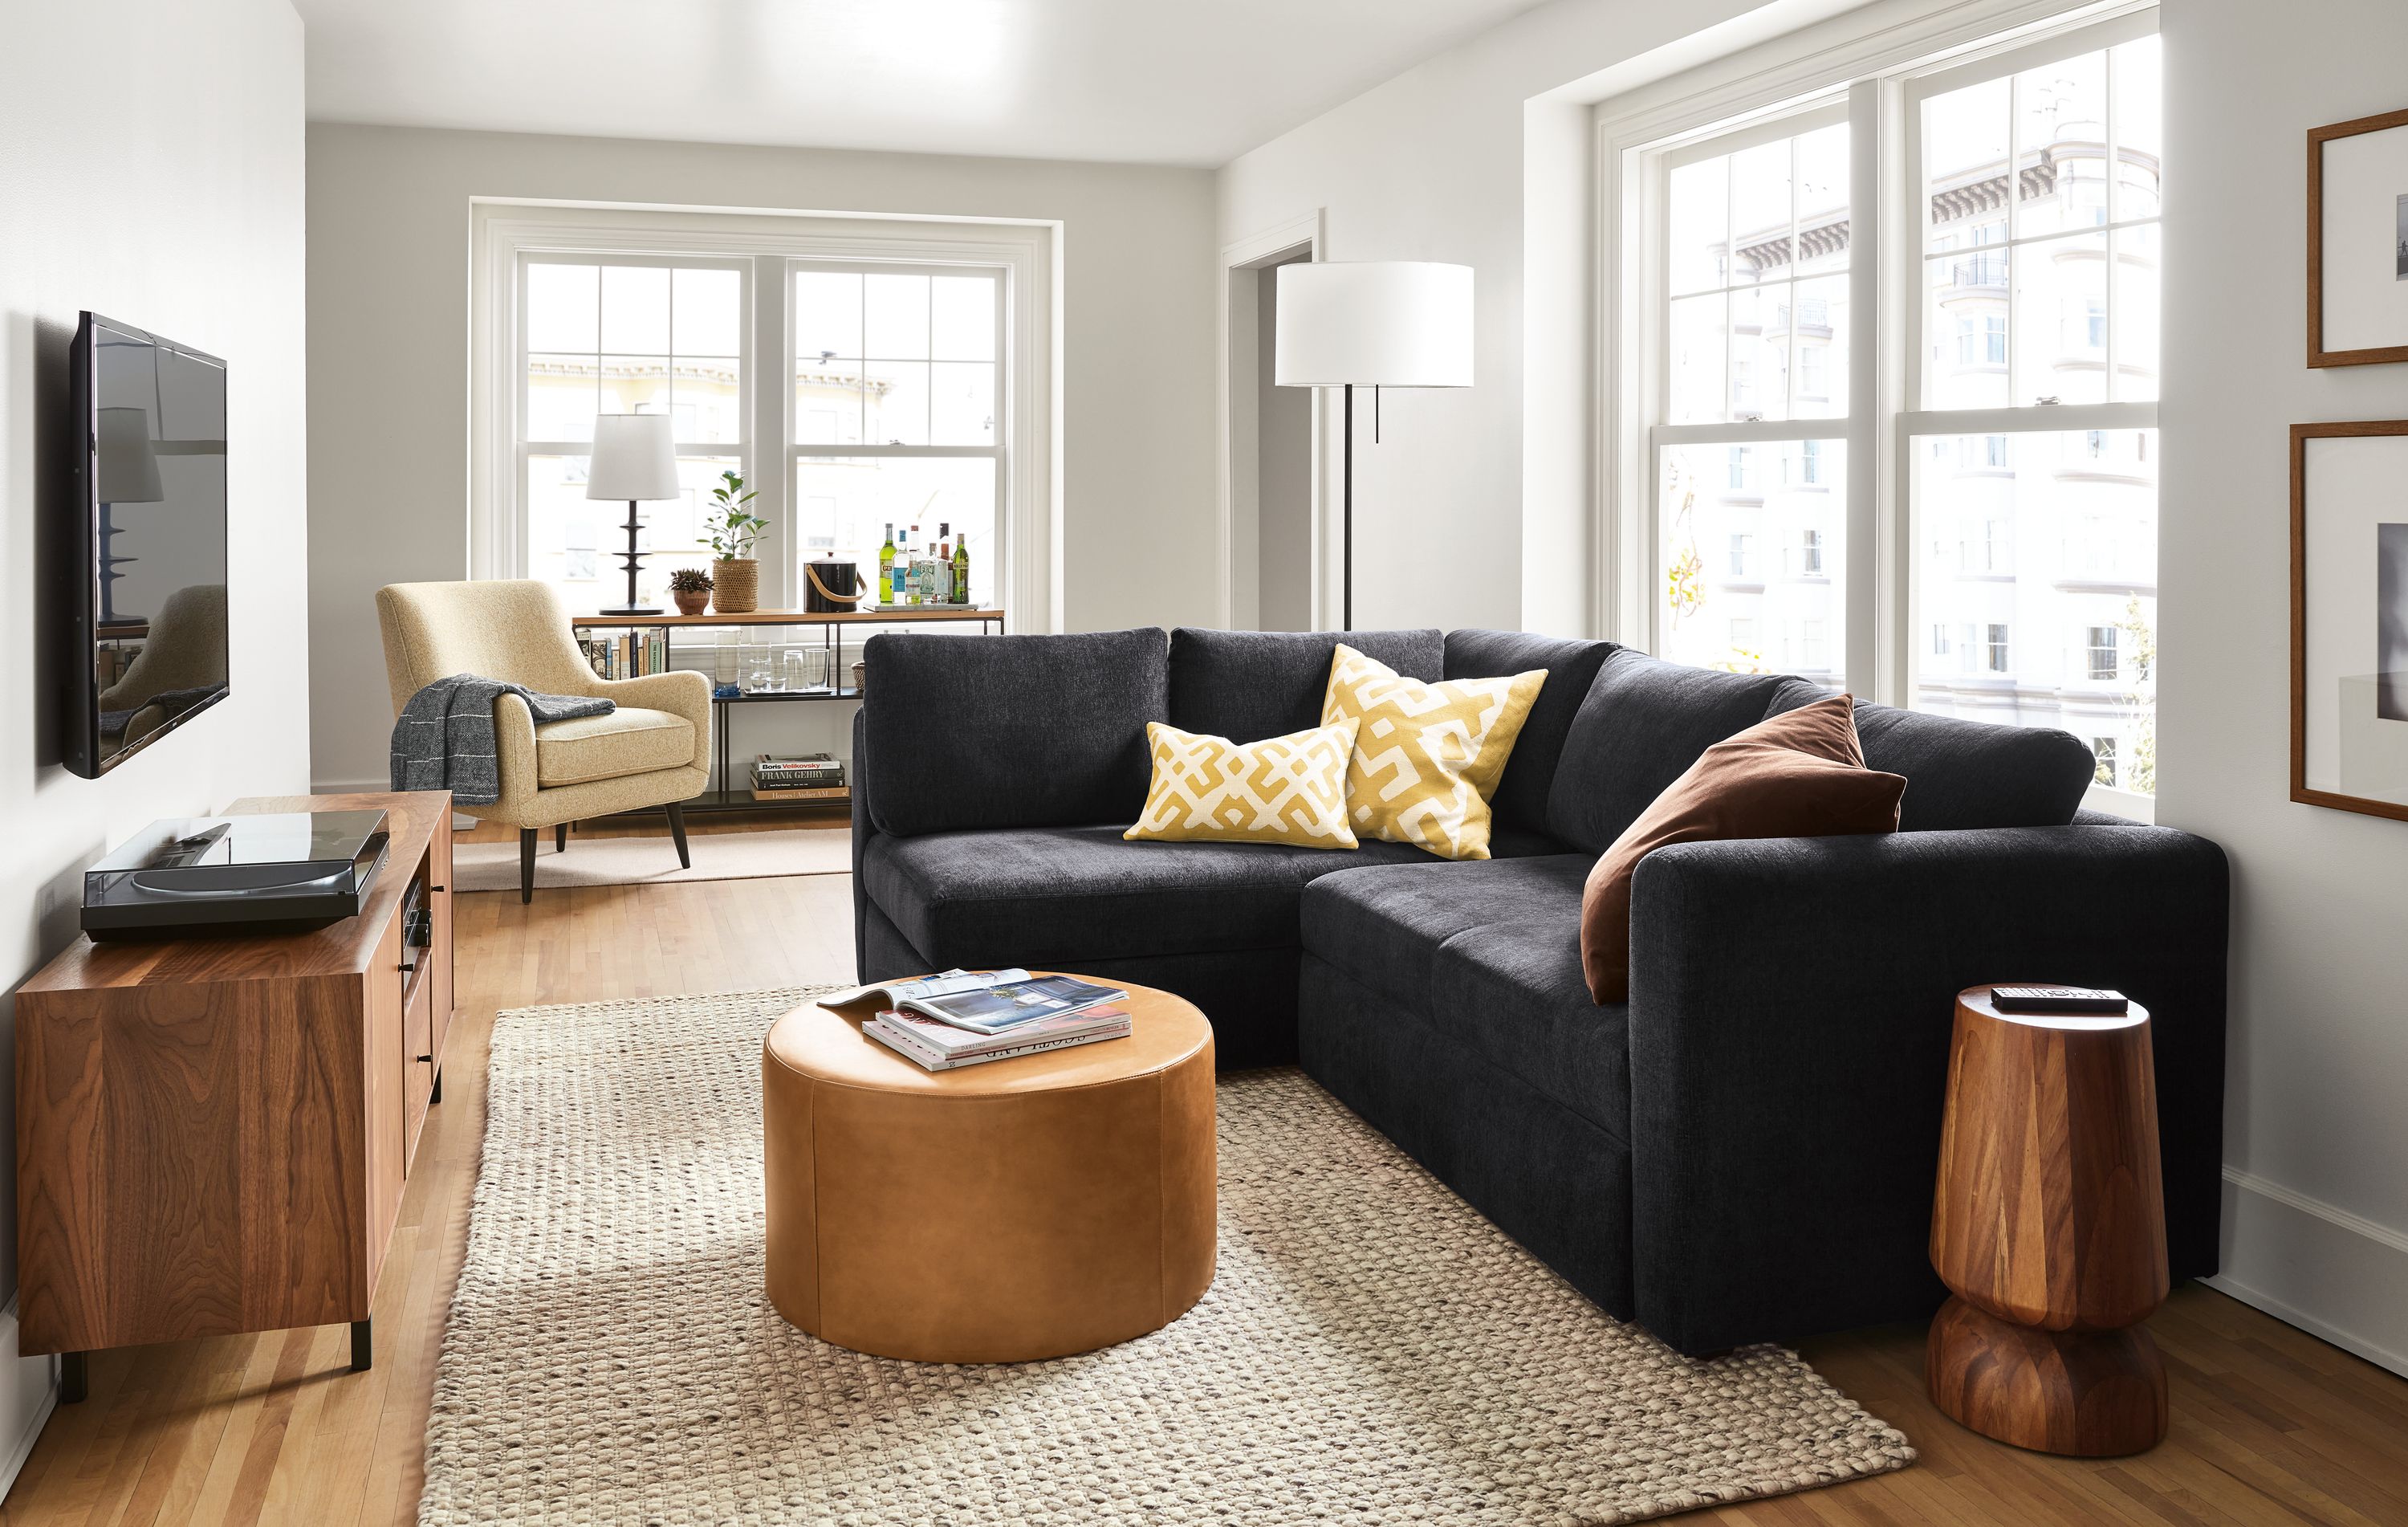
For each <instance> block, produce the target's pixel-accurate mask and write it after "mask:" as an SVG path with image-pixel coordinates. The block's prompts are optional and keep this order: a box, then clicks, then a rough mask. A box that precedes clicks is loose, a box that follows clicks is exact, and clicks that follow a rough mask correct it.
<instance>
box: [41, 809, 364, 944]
mask: <svg viewBox="0 0 2408 1527" xmlns="http://www.w3.org/2000/svg"><path fill="white" fill-rule="evenodd" d="M386 841H387V840H386V832H385V818H384V813H382V812H380V811H356V812H290V813H272V814H262V815H257V816H207V817H182V818H175V819H170V820H168V821H164V822H153V823H151V824H150V826H149V827H147V828H143V829H142V831H141V832H139V833H137V834H136V836H135V837H134V838H133V840H132V841H131V842H128V843H125V844H123V845H122V846H121V847H119V848H118V849H117V850H116V851H115V852H114V853H112V854H110V855H109V856H108V857H107V858H104V859H102V860H101V861H100V862H99V863H97V864H95V865H93V867H92V868H91V869H89V870H87V871H85V872H84V876H83V930H84V931H85V932H86V933H88V934H90V935H91V936H92V937H93V939H94V940H95V941H99V940H108V939H169V938H196V937H204V938H205V937H209V936H212V935H215V936H219V937H228V938H231V937H238V936H243V935H248V934H253V933H303V932H308V931H309V930H311V929H320V928H324V927H327V926H328V925H330V924H333V923H337V922H340V921H342V920H343V919H344V918H346V917H355V916H357V915H359V911H360V906H361V903H363V902H364V901H366V900H367V895H368V890H369V888H370V887H371V886H373V885H375V883H376V874H377V871H378V870H379V869H380V867H381V866H382V865H383V863H384V855H385V846H386Z"/></svg>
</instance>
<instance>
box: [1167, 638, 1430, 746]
mask: <svg viewBox="0 0 2408 1527" xmlns="http://www.w3.org/2000/svg"><path fill="white" fill-rule="evenodd" d="M1340 641H1344V642H1345V643H1346V644H1347V645H1348V646H1350V647H1352V648H1354V649H1355V651H1356V652H1359V653H1361V654H1363V655H1365V656H1368V657H1375V658H1377V659H1379V660H1380V661H1381V662H1383V663H1385V664H1387V665H1388V666H1389V667H1390V668H1392V669H1394V670H1397V671H1398V673H1401V674H1403V675H1404V676H1405V677H1406V678H1408V679H1421V680H1424V681H1426V682H1427V683H1431V684H1435V683H1437V682H1438V681H1439V680H1440V679H1441V678H1442V677H1444V674H1443V673H1442V672H1441V670H1442V669H1443V668H1444V666H1445V660H1446V644H1445V642H1444V641H1443V640H1442V639H1441V637H1440V636H1439V633H1438V632H1436V631H1435V630H1429V631H1344V632H1340V631H1212V630H1201V629H1197V628H1196V627H1187V626H1183V627H1179V628H1178V629H1177V630H1175V631H1173V632H1171V633H1170V724H1171V725H1172V726H1174V727H1178V728H1179V729H1180V730H1181V731H1192V732H1201V733H1204V734H1205V735H1207V736H1211V737H1226V738H1227V739H1229V741H1231V742H1261V741H1262V740H1263V739H1264V738H1266V737H1285V736H1287V735H1288V734H1289V733H1291V732H1299V731H1309V730H1311V729H1312V728H1313V727H1318V726H1320V725H1321V700H1322V697H1323V696H1324V695H1326V694H1327V693H1328V690H1329V664H1330V660H1331V659H1332V658H1333V657H1335V656H1336V655H1337V652H1338V643H1339V642H1340Z"/></svg>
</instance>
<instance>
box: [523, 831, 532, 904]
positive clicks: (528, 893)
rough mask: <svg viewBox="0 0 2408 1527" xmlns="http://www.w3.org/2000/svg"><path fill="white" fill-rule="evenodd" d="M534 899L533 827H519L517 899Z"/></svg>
mask: <svg viewBox="0 0 2408 1527" xmlns="http://www.w3.org/2000/svg"><path fill="white" fill-rule="evenodd" d="M519 900H520V901H521V902H522V903H523V902H527V901H532V900H535V828H519Z"/></svg>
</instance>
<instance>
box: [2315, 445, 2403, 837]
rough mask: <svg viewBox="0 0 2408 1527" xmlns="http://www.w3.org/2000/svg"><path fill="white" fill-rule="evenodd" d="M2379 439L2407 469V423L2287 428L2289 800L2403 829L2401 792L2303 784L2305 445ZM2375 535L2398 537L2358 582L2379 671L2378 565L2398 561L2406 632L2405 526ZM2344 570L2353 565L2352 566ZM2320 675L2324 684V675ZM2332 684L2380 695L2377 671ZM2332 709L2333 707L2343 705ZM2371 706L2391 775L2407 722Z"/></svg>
mask: <svg viewBox="0 0 2408 1527" xmlns="http://www.w3.org/2000/svg"><path fill="white" fill-rule="evenodd" d="M2379 438H2396V439H2398V440H2399V441H2400V450H2399V454H2400V456H2401V463H2402V464H2408V419H2389V420H2373V421H2363V422H2357V423H2346V424H2323V425H2292V426H2291V799H2292V800H2296V801H2299V802H2300V803H2301V804H2303V805H2309V806H2327V807H2330V808H2331V809H2333V810H2335V811H2344V812H2362V813H2364V814H2367V815H2369V816H2387V817H2390V818H2392V819H2393V820H2395V821H2403V822H2408V785H2402V786H2401V788H2400V789H2399V791H2398V792H2397V794H2398V799H2391V800H2386V799H2382V798H2378V797H2371V796H2365V795H2354V794H2351V793H2349V792H2348V791H2347V790H2346V789H2331V788H2324V787H2318V786H2314V785H2310V784H2309V782H2308V781H2309V772H2310V757H2309V733H2310V709H2311V707H2310V684H2311V680H2312V675H2311V673H2310V659H2311V658H2312V657H2313V656H2315V655H2316V654H2315V653H2312V652H2311V640H2310V637H2311V623H2310V620H2309V605H2308V593H2309V588H2308V583H2309V580H2308V565H2309V555H2310V551H2311V545H2310V539H2309V524H2308V521H2309V511H2310V503H2309V484H2308V446H2309V444H2310V442H2311V441H2315V440H2363V439H2379ZM2397 512H2400V513H2401V516H2402V519H2403V521H2404V522H2408V504H2403V506H2402V507H2401V509H2400V510H2399V511H2397ZM2377 529H2378V532H2380V531H2382V530H2386V529H2395V530H2399V531H2401V532H2402V534H2401V537H2400V538H2399V539H2398V541H2397V542H2396V543H2395V542H2394V541H2393V540H2391V539H2390V538H2388V537H2381V536H2379V537H2378V545H2377V555H2376V556H2375V557H2374V558H2372V559H2369V561H2368V563H2367V565H2366V572H2365V576H2366V577H2367V578H2369V579H2371V580H2373V581H2374V583H2375V592H2374V594H2373V596H2372V598H2369V599H2368V600H2367V604H2368V606H2369V608H2370V609H2371V610H2372V612H2373V613H2374V616H2375V619H2376V622H2377V625H2378V633H2377V634H2376V635H2375V637H2374V640H2373V647H2374V650H2375V653H2376V655H2377V662H2378V666H2379V665H2380V661H2381V658H2382V656H2383V654H2384V650H2385V643H2384V637H2383V636H2382V634H2380V630H2379V627H2380V625H2381V621H2382V616H2383V612H2384V609H2385V605H2384V603H2383V601H2382V592H2383V590H2384V587H2385V584H2386V576H2385V573H2384V571H2383V569H2382V568H2381V567H2380V566H2379V564H2380V563H2382V562H2383V561H2384V560H2385V558H2386V555H2396V557H2397V562H2396V565H2395V567H2394V569H2393V573H2394V576H2393V577H2392V578H2391V579H2390V580H2389V582H2390V583H2391V584H2392V587H2391V592H2392V593H2393V595H2394V598H2393V600H2392V603H2393V604H2394V605H2397V606H2399V607H2400V608H2401V616H2400V620H2401V626H2402V627H2403V628H2408V523H2402V524H2400V525H2397V526H2380V525H2379V524H2378V526H2377ZM2395 544H2396V546H2397V551H2396V553H2395V552H2394V547H2395ZM2351 565H2352V566H2356V564H2354V563H2353V564H2351ZM2359 592H2360V593H2364V592H2365V590H2364V589H2363V588H2361V589H2360V590H2359ZM2324 676H2325V677H2328V678H2329V677H2330V675H2329V674H2327V675H2324ZM2336 682H2338V683H2340V684H2371V685H2372V693H2373V694H2375V695H2380V694H2382V693H2383V692H2384V674H2383V673H2381V672H2379V671H2378V672H2377V673H2375V674H2372V675H2370V676H2361V677H2358V678H2352V679H2347V680H2339V681H2336ZM2403 688H2408V685H2403ZM2392 693H2394V694H2395V696H2397V695H2399V691H2396V690H2395V691H2392ZM2401 699H2403V700H2408V697H2401ZM2336 703H2337V708H2338V706H2339V704H2341V703H2343V702H2340V701H2337V702H2336ZM2375 704H2376V707H2377V709H2376V711H2375V713H2374V716H2375V719H2374V720H2373V725H2374V726H2375V727H2378V728H2383V734H2384V736H2385V737H2386V739H2388V742H2387V743H2386V748H2385V750H2384V751H2386V752H2387V753H2388V754H2389V755H2390V757H2391V759H2392V760H2394V761H2395V768H2397V767H2398V764H2397V760H2401V759H2408V716H2391V717H2390V718H2389V719H2387V720H2386V719H2384V717H2385V714H2386V712H2385V709H2384V707H2383V702H2381V701H2380V700H2377V701H2375ZM2398 708H2399V706H2398V705H2397V704H2395V705H2394V706H2393V707H2392V709H2398ZM2335 725H2336V726H2337V727H2339V728H2340V729H2341V732H2342V734H2343V739H2344V740H2343V741H2342V742H2340V743H2339V745H2338V746H2337V747H2336V748H2335V749H2334V750H2333V751H2334V752H2335V753H2336V755H2337V756H2336V758H2334V759H2333V760H2330V762H2332V763H2334V764H2340V763H2341V762H2342V757H2341V756H2345V755H2346V754H2347V753H2348V751H2349V743H2348V742H2347V741H2346V740H2345V739H2346V737H2347V734H2348V733H2349V732H2350V730H2351V729H2352V728H2351V725H2350V723H2349V722H2348V721H2347V720H2345V719H2343V720H2337V721H2336V722H2335ZM2366 725H2367V721H2366V718H2364V717H2360V718H2359V719H2358V727H2365V726H2366ZM2392 726H2397V727H2400V728H2401V730H2400V732H2399V733H2398V734H2392V733H2389V732H2388V729H2387V728H2388V727H2392Z"/></svg>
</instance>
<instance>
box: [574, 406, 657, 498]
mask: <svg viewBox="0 0 2408 1527" xmlns="http://www.w3.org/2000/svg"><path fill="white" fill-rule="evenodd" d="M679 492H680V490H679V488H678V476H677V447H676V443H675V442H674V441H673V440H671V439H670V438H669V416H668V415H667V414H666V413H605V414H602V415H600V416H598V417H597V418H595V421H594V457H593V461H592V463H591V464H590V465H589V466H588V468H586V474H585V497H588V498H617V499H624V500H636V499H645V500H649V499H660V498H675V497H678V496H679Z"/></svg>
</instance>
